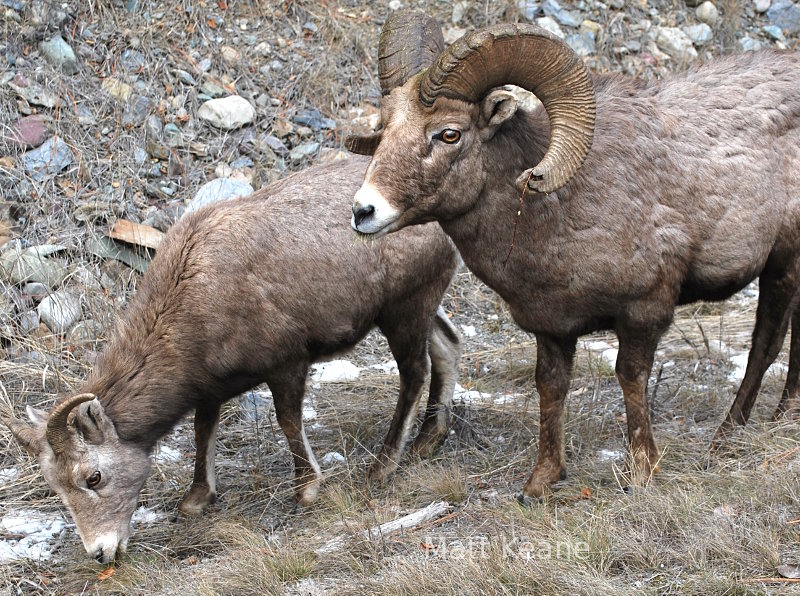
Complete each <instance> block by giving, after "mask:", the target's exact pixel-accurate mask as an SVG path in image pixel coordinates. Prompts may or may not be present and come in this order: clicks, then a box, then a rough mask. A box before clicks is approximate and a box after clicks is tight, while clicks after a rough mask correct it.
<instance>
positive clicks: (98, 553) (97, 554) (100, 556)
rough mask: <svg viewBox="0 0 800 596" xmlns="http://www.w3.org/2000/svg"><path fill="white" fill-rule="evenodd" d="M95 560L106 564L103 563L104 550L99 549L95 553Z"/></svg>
mask: <svg viewBox="0 0 800 596" xmlns="http://www.w3.org/2000/svg"><path fill="white" fill-rule="evenodd" d="M94 559H95V561H97V562H98V563H104V561H103V549H102V548H98V549H97V550H96V551H94Z"/></svg>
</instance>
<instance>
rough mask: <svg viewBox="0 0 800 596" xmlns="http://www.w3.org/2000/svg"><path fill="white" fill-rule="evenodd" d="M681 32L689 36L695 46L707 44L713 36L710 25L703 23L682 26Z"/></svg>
mask: <svg viewBox="0 0 800 596" xmlns="http://www.w3.org/2000/svg"><path fill="white" fill-rule="evenodd" d="M683 32H684V33H686V35H688V36H689V39H691V40H692V43H693V44H694V45H696V46H701V45H704V44H707V43H708V42H709V41H711V39H712V37H713V34H712V33H711V27H709V26H708V25H706V24H705V23H700V24H698V25H689V26H688V27H684V28H683Z"/></svg>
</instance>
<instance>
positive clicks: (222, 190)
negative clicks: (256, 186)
mask: <svg viewBox="0 0 800 596" xmlns="http://www.w3.org/2000/svg"><path fill="white" fill-rule="evenodd" d="M251 194H253V187H252V186H250V185H249V184H248V183H247V182H243V181H242V180H238V179H236V178H215V179H214V180H212V181H211V182H206V183H205V184H204V185H203V186H201V187H200V190H198V191H197V194H196V195H195V196H194V199H192V201H191V202H190V203H189V204H188V205H186V211H185V212H184V214H185V213H190V212H192V211H195V210H197V209H200V207H205V206H206V205H210V204H211V203H216V202H217V201H224V200H226V199H235V198H236V197H246V196H247V195H251Z"/></svg>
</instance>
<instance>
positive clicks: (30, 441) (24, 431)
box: [0, 408, 47, 455]
mask: <svg viewBox="0 0 800 596" xmlns="http://www.w3.org/2000/svg"><path fill="white" fill-rule="evenodd" d="M31 409H33V408H31ZM28 415H29V416H30V412H28ZM45 418H47V414H45ZM31 419H32V420H33V417H31ZM0 421H2V423H3V424H5V425H6V426H7V427H8V428H9V430H10V431H11V434H12V435H13V436H14V438H15V439H16V440H17V442H18V443H19V444H20V445H21V446H22V447H23V448H24V449H25V451H27V452H28V453H30V454H31V455H39V452H40V451H41V450H42V445H43V444H44V441H45V438H44V423H42V424H39V423H38V422H37V421H36V420H33V422H34V424H27V423H26V422H23V421H22V420H18V419H16V418H6V417H3V418H0Z"/></svg>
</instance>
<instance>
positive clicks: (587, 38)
mask: <svg viewBox="0 0 800 596" xmlns="http://www.w3.org/2000/svg"><path fill="white" fill-rule="evenodd" d="M564 41H566V42H567V45H568V46H569V47H571V48H572V50H573V51H574V52H575V53H576V54H578V56H581V57H584V56H591V55H592V54H594V53H595V43H594V33H592V32H591V31H584V32H583V33H573V34H572V35H567V37H566V39H565V40H564Z"/></svg>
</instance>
